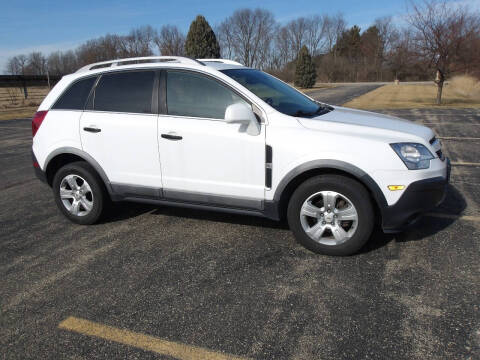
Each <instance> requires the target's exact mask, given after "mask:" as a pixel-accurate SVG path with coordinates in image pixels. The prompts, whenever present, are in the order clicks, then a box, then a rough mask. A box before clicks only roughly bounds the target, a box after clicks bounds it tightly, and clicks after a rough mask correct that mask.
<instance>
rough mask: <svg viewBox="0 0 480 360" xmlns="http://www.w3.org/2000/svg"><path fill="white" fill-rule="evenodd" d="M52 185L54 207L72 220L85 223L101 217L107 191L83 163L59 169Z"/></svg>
mask: <svg viewBox="0 0 480 360" xmlns="http://www.w3.org/2000/svg"><path fill="white" fill-rule="evenodd" d="M52 188H53V194H54V197H55V202H56V203H57V206H58V208H59V209H60V211H61V212H62V213H63V214H64V215H65V216H66V217H67V218H68V219H69V220H71V221H73V222H74V223H77V224H82V225H89V224H93V223H95V222H97V221H98V219H99V218H100V217H101V215H102V211H103V208H104V205H105V202H106V198H107V194H106V192H105V190H104V187H103V183H102V180H101V179H100V178H99V176H98V175H97V173H96V172H95V170H93V168H92V167H91V166H90V165H88V164H87V163H86V162H82V161H80V162H74V163H70V164H67V165H65V166H63V167H62V168H60V169H59V170H58V171H57V173H56V174H55V176H54V178H53V184H52Z"/></svg>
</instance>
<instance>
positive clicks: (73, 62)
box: [47, 50, 78, 76]
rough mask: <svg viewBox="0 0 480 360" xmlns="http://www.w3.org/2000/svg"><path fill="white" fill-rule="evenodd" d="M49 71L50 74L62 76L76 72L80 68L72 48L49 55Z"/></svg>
mask: <svg viewBox="0 0 480 360" xmlns="http://www.w3.org/2000/svg"><path fill="white" fill-rule="evenodd" d="M47 63H48V72H49V74H50V75H57V76H62V75H65V74H70V73H72V72H75V70H76V69H77V68H78V65H77V59H76V57H75V53H74V52H73V51H72V50H69V51H66V52H61V51H55V52H53V53H51V54H50V55H49V56H48V61H47Z"/></svg>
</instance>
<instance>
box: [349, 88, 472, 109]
mask: <svg viewBox="0 0 480 360" xmlns="http://www.w3.org/2000/svg"><path fill="white" fill-rule="evenodd" d="M460 90H461V89H459V88H457V87H456V86H455V85H452V84H449V83H447V84H445V86H444V88H443V96H442V105H436V104H435V99H436V94H437V87H436V85H435V84H400V85H394V84H390V85H385V86H382V87H380V88H378V89H376V90H374V91H371V92H369V93H367V94H365V95H362V96H360V97H358V98H356V99H354V100H352V101H349V102H347V103H346V104H344V106H346V107H351V108H357V109H412V108H480V98H478V97H477V96H471V95H472V94H469V93H465V92H462V91H460Z"/></svg>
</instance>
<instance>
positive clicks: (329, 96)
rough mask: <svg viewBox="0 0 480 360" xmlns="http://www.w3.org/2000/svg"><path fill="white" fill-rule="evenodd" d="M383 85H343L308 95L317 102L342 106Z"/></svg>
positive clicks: (311, 92)
mask: <svg viewBox="0 0 480 360" xmlns="http://www.w3.org/2000/svg"><path fill="white" fill-rule="evenodd" d="M383 85H384V84H383V83H374V84H368V83H360V84H342V85H337V86H335V87H332V88H324V89H319V90H314V91H310V92H309V93H308V95H309V96H311V97H313V98H314V99H315V100H319V101H322V102H324V103H327V104H332V105H342V104H344V103H346V102H348V101H350V100H353V99H355V98H356V97H358V96H361V95H363V94H366V93H367V92H370V91H372V90H375V89H376V88H378V87H380V86H383Z"/></svg>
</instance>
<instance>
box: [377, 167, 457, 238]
mask: <svg viewBox="0 0 480 360" xmlns="http://www.w3.org/2000/svg"><path fill="white" fill-rule="evenodd" d="M445 161H447V176H446V177H441V176H439V177H434V178H429V179H423V180H419V181H415V182H413V183H411V184H410V185H409V186H408V188H407V189H406V190H405V192H404V193H403V195H402V196H401V198H400V199H399V200H398V201H397V202H396V203H395V204H394V205H391V206H387V207H385V208H383V209H381V211H382V228H383V231H384V232H387V233H395V232H400V231H402V230H404V229H405V228H406V227H408V226H409V225H411V224H413V223H414V222H415V221H416V220H417V219H418V218H419V217H420V216H421V215H422V214H423V213H425V212H427V211H429V210H431V209H433V208H435V207H436V206H438V205H440V204H441V203H442V202H443V200H444V199H445V196H446V194H447V186H448V183H449V180H450V169H451V167H450V161H449V159H446V160H445Z"/></svg>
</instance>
